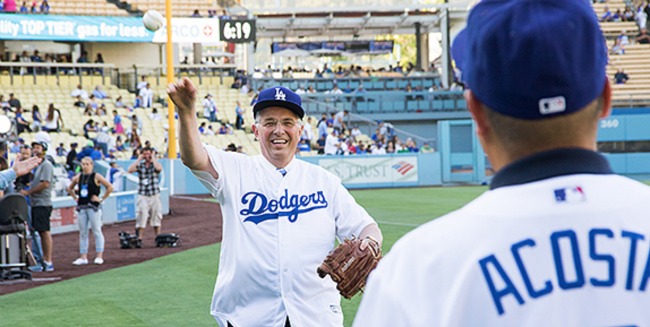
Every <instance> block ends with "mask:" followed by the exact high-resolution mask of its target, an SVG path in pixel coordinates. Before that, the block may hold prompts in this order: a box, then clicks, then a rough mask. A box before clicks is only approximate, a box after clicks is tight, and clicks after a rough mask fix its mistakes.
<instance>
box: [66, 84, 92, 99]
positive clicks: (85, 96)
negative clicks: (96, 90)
mask: <svg viewBox="0 0 650 327" xmlns="http://www.w3.org/2000/svg"><path fill="white" fill-rule="evenodd" d="M70 96H71V97H73V98H76V97H79V96H80V97H81V99H82V100H88V92H86V90H84V89H83V87H82V86H81V84H78V85H77V88H76V89H74V90H72V92H70Z"/></svg>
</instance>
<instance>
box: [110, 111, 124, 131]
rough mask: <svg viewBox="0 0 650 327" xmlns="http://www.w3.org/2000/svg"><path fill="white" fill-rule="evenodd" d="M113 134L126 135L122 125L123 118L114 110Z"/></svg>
mask: <svg viewBox="0 0 650 327" xmlns="http://www.w3.org/2000/svg"><path fill="white" fill-rule="evenodd" d="M113 132H114V133H115V134H124V125H122V116H120V114H119V113H117V110H113Z"/></svg>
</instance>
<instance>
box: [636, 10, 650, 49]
mask: <svg viewBox="0 0 650 327" xmlns="http://www.w3.org/2000/svg"><path fill="white" fill-rule="evenodd" d="M648 8H650V6H648ZM636 42H637V43H640V44H649V43H650V35H648V29H647V28H642V29H641V32H639V35H637V36H636Z"/></svg>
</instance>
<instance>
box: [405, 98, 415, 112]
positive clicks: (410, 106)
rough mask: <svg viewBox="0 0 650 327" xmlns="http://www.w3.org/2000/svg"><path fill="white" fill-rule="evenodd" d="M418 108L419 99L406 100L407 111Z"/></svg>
mask: <svg viewBox="0 0 650 327" xmlns="http://www.w3.org/2000/svg"><path fill="white" fill-rule="evenodd" d="M417 109H418V101H416V100H409V101H407V102H406V110H407V111H416V110H417Z"/></svg>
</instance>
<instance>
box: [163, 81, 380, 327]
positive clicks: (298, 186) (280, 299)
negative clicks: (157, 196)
mask: <svg viewBox="0 0 650 327" xmlns="http://www.w3.org/2000/svg"><path fill="white" fill-rule="evenodd" d="M167 92H168V93H169V95H170V97H171V99H172V101H174V103H175V104H176V106H177V107H178V116H179V121H180V133H179V143H180V150H181V158H182V160H183V163H184V164H185V165H186V166H187V167H189V168H190V169H191V170H192V172H193V173H194V174H195V176H196V177H197V178H198V179H199V180H200V181H201V183H203V185H205V187H206V188H207V189H208V190H209V191H210V193H211V194H212V195H213V196H214V197H215V198H216V199H217V200H218V201H219V203H220V204H221V212H222V214H223V241H222V244H221V258H220V262H219V275H218V276H217V282H216V286H215V289H214V296H213V299H212V306H211V313H212V315H213V316H214V317H215V318H216V320H217V322H218V323H219V324H220V325H221V326H223V327H225V326H236V327H248V326H251V327H252V326H255V327H258V326H271V327H276V326H277V327H281V326H342V324H343V314H342V311H341V307H340V301H341V299H340V295H339V293H338V291H337V290H336V285H335V284H334V282H333V281H332V280H331V279H330V278H327V279H321V278H319V277H318V274H317V273H316V268H317V267H318V266H319V265H320V263H321V262H322V261H323V260H324V259H325V257H326V256H327V254H328V253H329V251H330V250H332V249H333V248H334V244H335V239H338V240H342V239H344V238H352V237H353V236H356V237H359V238H361V239H364V242H363V244H362V246H363V247H366V246H368V242H369V241H371V239H375V240H377V241H378V242H379V244H381V241H382V235H381V231H380V230H379V228H378V226H377V223H375V221H374V220H373V218H372V217H370V215H368V213H367V212H366V210H365V209H363V208H362V207H361V206H359V205H358V204H357V203H356V201H355V200H354V198H353V197H352V196H351V195H350V193H349V192H348V191H347V190H346V189H345V188H344V187H343V185H342V184H341V181H340V179H339V178H338V177H336V176H335V175H333V174H331V173H329V172H328V171H326V170H325V169H323V168H321V167H319V166H316V165H313V164H309V163H307V162H305V161H302V160H297V159H295V158H294V155H295V152H296V148H297V144H298V142H299V141H300V135H301V133H302V130H303V123H302V120H301V119H302V118H303V116H304V115H305V112H304V110H303V108H302V106H301V104H302V102H301V99H300V96H299V95H297V94H295V93H294V92H293V91H291V90H289V89H287V88H284V87H273V88H269V89H266V90H263V91H261V92H260V93H259V98H258V102H257V103H256V104H255V106H254V107H253V113H254V115H255V124H254V125H253V126H252V128H253V132H254V133H255V137H256V138H257V139H258V140H259V143H260V148H261V152H262V154H261V155H258V156H254V157H249V156H247V155H244V154H240V153H232V152H224V151H222V150H219V149H216V148H214V147H212V146H209V145H202V144H201V141H200V138H199V134H198V132H197V131H198V128H197V127H198V126H197V120H196V112H195V109H194V106H195V102H196V88H195V87H194V85H193V84H192V82H191V81H190V80H189V79H187V78H184V79H182V80H181V81H180V82H179V83H176V84H171V85H170V86H169V88H168V89H167Z"/></svg>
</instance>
